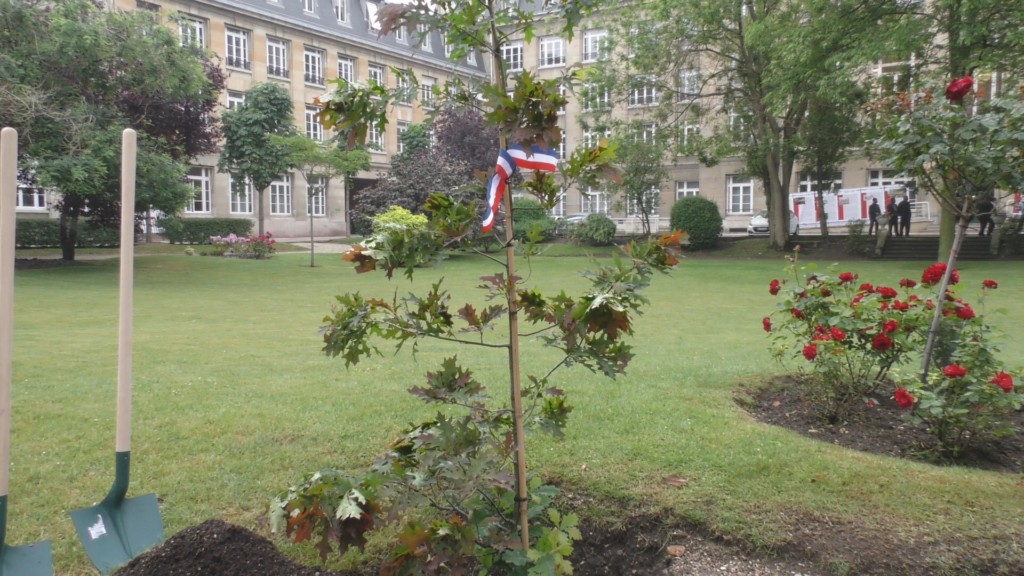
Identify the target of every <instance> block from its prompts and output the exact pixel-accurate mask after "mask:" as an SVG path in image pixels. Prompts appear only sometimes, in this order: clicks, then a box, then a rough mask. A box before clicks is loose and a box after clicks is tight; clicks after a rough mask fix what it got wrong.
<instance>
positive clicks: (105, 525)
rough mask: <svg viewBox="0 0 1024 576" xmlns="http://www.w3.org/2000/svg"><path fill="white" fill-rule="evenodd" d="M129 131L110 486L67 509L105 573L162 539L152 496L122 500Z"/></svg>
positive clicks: (127, 404)
mask: <svg viewBox="0 0 1024 576" xmlns="http://www.w3.org/2000/svg"><path fill="white" fill-rule="evenodd" d="M135 152H136V136H135V131H134V130H131V129H129V130H125V131H124V133H123V134H122V137H121V282H120V290H121V291H120V310H119V324H118V328H119V329H118V342H117V344H118V346H117V360H118V364H117V442H116V447H115V449H116V451H115V453H114V463H115V471H114V485H113V486H112V487H111V488H110V492H109V493H107V497H106V498H104V499H103V501H102V502H100V503H99V504H97V505H95V506H92V507H90V508H82V509H81V510H73V511H72V512H71V520H72V521H73V522H74V524H75V530H77V531H78V538H79V540H81V541H82V545H84V546H85V551H86V553H87V554H88V555H89V559H90V560H92V563H93V565H95V566H96V568H97V569H98V570H99V571H100V573H101V574H104V575H106V574H110V573H111V572H113V571H114V569H116V568H117V567H118V566H121V565H122V564H126V563H127V562H128V561H129V560H131V559H132V558H134V557H135V556H138V555H139V554H140V553H142V552H143V551H145V550H146V549H148V548H151V547H153V546H155V545H156V544H158V543H160V541H162V540H163V538H164V523H163V520H162V519H161V518H160V506H159V505H158V504H157V500H156V494H146V495H144V496H138V497H135V498H125V494H126V493H127V492H128V477H129V474H128V471H129V467H130V464H131V435H132V425H131V411H132V408H131V406H132V273H133V271H134V261H133V258H134V250H135Z"/></svg>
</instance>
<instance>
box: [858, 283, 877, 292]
mask: <svg viewBox="0 0 1024 576" xmlns="http://www.w3.org/2000/svg"><path fill="white" fill-rule="evenodd" d="M858 290H860V291H861V292H867V293H869V294H870V293H871V292H874V291H875V287H874V286H872V285H871V283H870V282H865V283H863V284H861V285H860V288H858Z"/></svg>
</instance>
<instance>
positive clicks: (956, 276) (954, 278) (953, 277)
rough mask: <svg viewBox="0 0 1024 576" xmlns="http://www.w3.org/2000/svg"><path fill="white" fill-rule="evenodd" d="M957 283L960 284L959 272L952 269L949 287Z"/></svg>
mask: <svg viewBox="0 0 1024 576" xmlns="http://www.w3.org/2000/svg"><path fill="white" fill-rule="evenodd" d="M959 283H960V271H959V270H957V269H955V268H954V269H953V273H952V274H950V275H949V285H950V286H952V285H953V284H959Z"/></svg>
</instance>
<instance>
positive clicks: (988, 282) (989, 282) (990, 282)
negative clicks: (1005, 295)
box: [981, 280, 999, 290]
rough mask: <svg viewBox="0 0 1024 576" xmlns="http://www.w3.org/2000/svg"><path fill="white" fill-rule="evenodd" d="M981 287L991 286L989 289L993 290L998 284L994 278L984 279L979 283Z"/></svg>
mask: <svg viewBox="0 0 1024 576" xmlns="http://www.w3.org/2000/svg"><path fill="white" fill-rule="evenodd" d="M981 287H982V288H991V289H993V290H995V289H996V288H999V284H998V283H997V282H996V281H995V280H985V281H983V282H982V283H981Z"/></svg>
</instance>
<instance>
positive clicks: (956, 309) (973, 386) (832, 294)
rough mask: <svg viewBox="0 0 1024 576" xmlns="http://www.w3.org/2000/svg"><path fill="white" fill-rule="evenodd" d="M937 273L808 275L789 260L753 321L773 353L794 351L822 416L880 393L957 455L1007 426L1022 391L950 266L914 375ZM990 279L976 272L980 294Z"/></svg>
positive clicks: (833, 416)
mask: <svg viewBox="0 0 1024 576" xmlns="http://www.w3.org/2000/svg"><path fill="white" fill-rule="evenodd" d="M945 271H946V265H945V264H941V263H939V264H935V265H932V266H929V267H928V268H927V269H926V270H925V271H924V272H923V274H922V276H921V279H920V281H919V282H918V281H915V280H914V279H911V278H904V279H901V280H899V281H898V282H896V283H895V284H894V285H892V286H888V285H882V284H872V283H869V282H863V281H862V280H861V279H860V278H859V277H858V275H857V274H856V273H854V272H851V271H843V272H840V273H838V274H836V273H834V271H832V270H830V271H829V272H828V273H816V272H815V271H814V269H813V267H806V268H803V269H797V268H796V267H795V265H794V266H791V267H790V268H789V272H790V273H791V274H792V280H788V279H785V280H779V279H774V280H772V281H771V282H770V283H769V293H770V294H772V295H775V296H776V297H777V298H779V302H778V304H777V308H778V310H776V312H774V313H772V314H771V315H769V316H766V317H765V318H764V319H763V320H762V327H763V329H764V330H765V331H766V332H768V333H769V337H770V339H771V341H772V348H773V354H774V356H775V357H776V358H777V359H779V360H781V361H788V360H789V359H791V358H795V359H796V360H797V362H798V363H799V365H800V366H801V370H802V371H803V372H805V373H806V374H807V375H808V376H809V378H810V384H811V386H810V388H811V390H812V394H813V396H814V397H813V398H811V399H812V400H814V401H815V402H816V403H817V404H818V405H820V406H821V407H822V409H823V414H822V416H823V417H824V418H825V419H826V420H828V421H830V422H836V421H840V420H842V419H843V418H845V417H846V415H847V414H848V411H849V409H850V407H851V406H853V405H854V403H857V402H868V403H871V402H874V400H873V399H872V398H871V396H872V395H876V394H878V393H880V392H883V391H884V392H885V394H886V395H889V396H891V397H892V399H893V401H894V402H895V403H896V404H897V406H899V407H900V408H901V409H903V410H905V411H906V417H907V418H908V419H909V420H911V421H913V422H916V423H921V424H924V425H926V426H927V427H928V429H929V431H931V432H932V434H934V435H935V437H936V438H937V440H938V443H939V450H940V451H941V452H942V453H944V454H945V455H956V454H957V453H959V452H960V451H961V450H962V449H963V447H964V446H966V444H967V443H969V442H972V441H980V440H982V439H983V438H988V437H992V436H998V435H1002V434H1009V433H1013V432H1014V430H1013V428H1012V426H1011V424H1010V422H1009V419H1008V416H1009V414H1010V413H1011V411H1012V410H1015V409H1017V408H1019V407H1020V406H1021V399H1022V396H1021V394H1020V393H1019V392H1018V391H1017V390H1016V388H1015V386H1014V383H1013V377H1012V375H1010V374H1009V373H1008V372H1006V371H1005V370H1004V369H1003V367H1002V366H1001V364H1000V362H999V361H998V359H997V358H996V356H995V353H996V352H997V349H996V348H995V347H994V346H993V345H992V344H991V343H990V342H989V338H988V335H989V332H990V328H989V326H988V325H986V324H985V323H984V322H983V321H982V318H981V315H980V314H979V312H978V311H976V310H975V309H974V308H973V307H972V306H971V304H970V303H968V302H966V301H964V300H963V298H960V297H958V296H957V292H956V291H957V289H958V287H960V286H962V285H960V284H958V283H959V282H960V274H959V271H957V270H954V271H953V272H952V273H951V285H950V286H949V287H948V288H947V291H946V293H945V295H944V297H943V298H942V299H941V300H942V301H941V303H940V305H941V307H942V308H941V314H942V316H941V321H940V324H939V338H938V344H937V346H936V347H935V350H934V353H933V357H932V367H931V368H930V369H929V370H928V377H927V378H926V381H925V382H921V379H920V368H919V364H920V362H921V357H922V356H921V355H922V351H923V348H924V344H925V342H926V340H927V336H928V330H929V328H930V325H931V320H932V318H933V316H934V312H935V306H936V305H937V304H936V302H935V299H934V296H935V295H934V290H935V286H936V285H937V284H938V283H939V282H940V281H941V279H942V276H943V274H944V273H945ZM997 286H998V283H997V282H995V281H994V280H984V281H983V282H982V283H981V292H982V299H981V302H983V301H984V296H985V295H986V294H987V293H988V292H990V291H991V290H994V289H995V288H996V287H997ZM929 291H932V292H931V293H929ZM904 374H906V376H904Z"/></svg>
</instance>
